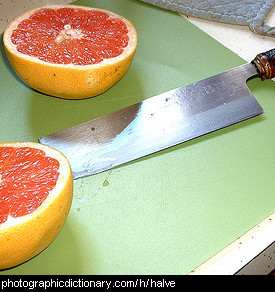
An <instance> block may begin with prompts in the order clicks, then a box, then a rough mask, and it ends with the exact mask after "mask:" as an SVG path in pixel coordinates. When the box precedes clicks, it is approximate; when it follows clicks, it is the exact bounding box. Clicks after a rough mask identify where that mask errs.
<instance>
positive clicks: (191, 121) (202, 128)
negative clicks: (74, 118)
mask: <svg viewBox="0 0 275 292" xmlns="http://www.w3.org/2000/svg"><path fill="white" fill-rule="evenodd" d="M254 77H260V78H262V80H264V79H271V78H274V77H275V49H273V50H270V51H268V52H265V53H262V54H259V55H257V56H256V57H255V58H254V60H253V61H252V62H251V63H247V64H244V65H242V66H239V67H236V68H234V69H231V70H228V71H226V72H223V73H220V74H217V75H215V76H212V77H209V78H207V79H204V80H201V81H198V82H195V83H193V84H190V85H187V86H184V87H179V88H176V89H173V90H170V91H168V92H165V93H162V94H159V95H156V96H153V97H150V98H148V99H146V100H144V101H142V102H139V103H137V104H134V105H131V106H129V107H126V108H123V109H120V110H118V111H116V112H113V113H110V114H108V115H105V116H102V117H99V118H96V119H93V120H90V121H87V122H84V123H82V124H79V125H76V126H73V127H71V128H68V129H65V130H62V131H60V132H57V133H53V134H50V135H48V136H44V137H41V138H40V139H39V142H40V143H43V144H46V145H49V146H51V147H54V148H56V149H58V150H60V151H61V152H62V153H63V154H64V155H65V156H66V157H67V158H68V160H69V162H70V164H71V168H72V172H73V177H74V179H77V178H80V177H85V176H89V175H93V174H96V173H99V172H102V171H105V170H107V169H111V168H114V167H116V166H119V165H121V164H124V163H127V162H129V161H132V160H135V159H138V158H141V157H144V156H147V155H149V154H152V153H154V152H158V151H161V150H163V149H166V148H168V147H171V146H175V145H177V144H179V143H183V142H186V141H188V140H191V139H194V138H196V137H200V136H202V135H205V134H208V133H211V132H213V131H216V130H219V129H222V128H225V127H227V126H230V125H233V124H236V123H238V122H241V121H244V120H246V119H249V118H252V117H255V116H257V115H260V114H262V113H263V109H262V107H261V106H260V104H259V103H258V102H257V100H256V99H255V97H254V96H253V94H252V93H251V91H250V90H249V88H248V87H247V85H246V82H247V80H248V79H250V78H254Z"/></svg>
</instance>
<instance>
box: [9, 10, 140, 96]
mask: <svg viewBox="0 0 275 292" xmlns="http://www.w3.org/2000/svg"><path fill="white" fill-rule="evenodd" d="M62 7H71V8H80V9H87V10H97V11H102V12H104V13H107V14H109V15H110V16H111V17H115V18H118V19H120V20H122V21H123V22H124V23H125V24H126V25H127V28H128V35H129V43H128V45H127V47H126V48H125V49H124V50H123V52H122V53H121V54H120V55H119V56H116V57H113V58H110V59H104V60H103V61H102V62H100V63H97V64H92V65H83V66H82V65H74V64H66V65H64V64H52V63H47V62H45V61H42V60H39V59H38V58H35V57H32V56H29V55H25V54H23V53H20V52H18V51H17V49H16V46H15V45H14V44H13V43H12V42H11V35H12V32H13V30H14V29H15V28H16V27H17V26H18V24H19V23H20V22H21V21H22V20H24V19H26V18H28V17H29V16H30V15H31V14H33V13H35V12H36V11H38V10H40V9H43V8H52V9H57V8H62ZM3 41H4V47H5V51H6V54H7V56H8V59H9V61H10V63H11V65H12V67H13V68H14V70H15V72H16V73H17V75H18V76H19V77H20V78H21V79H22V80H23V81H24V82H25V83H27V84H28V85H29V86H30V87H32V88H33V89H35V90H37V91H39V92H42V93H45V94H48V95H52V96H56V97H61V98H66V99H83V98H88V97H93V96H96V95H99V94H101V93H103V92H105V91H107V90H108V89H110V88H111V87H112V86H113V85H114V84H116V83H117V82H118V81H119V80H120V79H121V78H122V77H123V76H124V75H125V73H126V72H127V71H128V69H129V67H130V65H131V63H132V61H133V59H134V56H135V53H136V47H137V32H136V30H135V27H134V26H133V24H132V23H131V22H130V21H129V20H127V19H126V18H124V17H122V16H120V15H118V14H115V13H113V12H110V11H108V10H104V9H99V8H92V7H85V6H77V5H48V6H44V7H40V8H37V9H34V10H31V11H28V12H26V13H24V14H23V15H21V16H20V17H18V18H17V19H15V20H14V21H13V22H12V23H11V24H10V25H9V26H8V27H7V28H6V30H5V31H4V36H3Z"/></svg>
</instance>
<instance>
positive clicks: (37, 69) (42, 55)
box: [3, 5, 137, 99]
mask: <svg viewBox="0 0 275 292" xmlns="http://www.w3.org/2000/svg"><path fill="white" fill-rule="evenodd" d="M3 41H4V47H5V50H6V53H7V56H8V59H9V60H10V63H11V64H12V66H13V68H14V70H15V72H16V73H17V74H18V75H19V76H20V77H21V78H22V80H23V81H25V82H26V83H27V84H28V85H29V86H31V87H32V88H34V89H36V90H38V91H40V92H43V93H46V94H48V95H53V96H57V97H62V98H68V99H81V98H87V97H92V96H96V95H98V94H101V93H103V92H105V91H106V90H108V89H109V88H110V87H112V86H113V85H114V84H115V83H117V82H118V81H119V80H120V79H121V78H122V77H123V76H124V75H125V73H126V72H127V70H128V68H129V67H130V65H131V63H132V60H133V58H134V55H135V52H136V46H137V33H136V30H135V27H134V26H133V24H132V23H131V22H130V21H129V20H127V19H125V18H124V17H122V16H120V15H118V14H115V13H113V12H110V11H107V10H103V9H98V8H91V7H84V6H76V5H54V6H45V7H41V8H37V9H34V10H31V11H29V12H26V13H25V14H23V15H22V16H20V17H18V18H17V19H15V20H14V21H13V22H12V23H11V24H10V25H9V26H8V27H7V28H6V30H5V32H4V36H3Z"/></svg>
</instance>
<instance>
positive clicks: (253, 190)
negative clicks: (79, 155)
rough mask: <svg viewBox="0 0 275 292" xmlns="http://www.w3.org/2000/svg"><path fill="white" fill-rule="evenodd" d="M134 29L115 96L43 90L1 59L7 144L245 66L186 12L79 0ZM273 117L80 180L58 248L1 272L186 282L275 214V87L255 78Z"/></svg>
mask: <svg viewBox="0 0 275 292" xmlns="http://www.w3.org/2000/svg"><path fill="white" fill-rule="evenodd" d="M74 3H75V4H80V5H88V6H94V7H99V8H104V9H109V10H112V11H114V12H116V13H118V14H121V15H123V16H125V17H126V18H128V19H129V20H131V21H132V23H133V24H134V25H135V27H136V29H137V32H138V36H139V42H138V49H137V53H136V57H135V59H134V61H133V64H132V65H131V68H130V69H129V71H128V72H127V74H126V75H125V76H124V77H123V79H122V80H121V81H120V82H119V83H117V84H116V85H115V86H113V87H112V88H111V89H110V90H109V91H108V92H106V93H104V94H102V95H100V96H97V97H94V98H90V99H86V100H78V101H76V100H64V99H59V98H54V97H51V96H47V95H44V94H41V93H39V92H36V91H34V90H32V89H31V88H29V87H28V86H27V85H25V84H24V83H23V82H22V81H21V80H20V79H19V78H18V77H17V76H16V74H15V73H14V71H13V69H12V68H11V66H10V65H9V62H8V60H7V58H6V56H5V53H4V51H3V43H2V42H1V57H0V74H1V79H0V88H1V91H0V117H1V127H0V142H8V141H38V138H39V137H41V136H43V135H47V134H50V133H52V132H55V131H59V130H62V129H64V128H67V127H70V126H73V125H76V124H78V123H81V122H84V121H86V120H89V119H93V118H96V117H99V116H101V115H103V114H107V113H110V112H112V111H115V110H118V109H120V108H122V107H126V106H128V105H131V104H134V103H136V102H139V101H141V100H143V99H146V98H148V97H150V96H153V95H156V94H158V93H161V92H164V91H167V90H170V89H173V88H175V87H179V86H182V85H186V84H189V83H192V82H195V81H197V80H200V79H203V78H206V77H209V76H211V75H213V74H216V73H220V72H222V71H224V70H227V69H231V68H233V67H235V66H238V65H241V64H244V63H245V61H244V60H242V59H241V58H239V57H238V56H236V55H235V54H234V53H232V52H231V51H229V50H228V49H226V48H225V47H224V46H222V45H221V44H220V43H218V42H217V41H215V40H214V39H212V38H211V37H210V36H208V35H207V34H206V33H204V32H203V31H201V30H200V29H198V28H197V27H195V26H194V25H192V24H191V23H189V22H188V21H187V20H185V19H184V18H183V17H181V16H179V15H178V14H176V13H174V12H170V11H166V10H163V9H159V8H156V7H154V6H151V5H148V4H145V3H142V2H140V1H137V0H116V1H109V0H101V1H99V0H98V1H97V0H81V1H76V2H74ZM248 86H249V87H250V89H251V91H252V92H253V94H254V95H255V97H256V98H257V100H258V101H259V102H260V104H261V105H262V107H263V108H264V110H265V113H264V115H261V116H259V117H256V118H253V119H251V120H248V121H245V122H242V123H240V124H237V125H234V126H231V127H229V128H226V129H223V130H220V131H218V132H215V133H212V134H209V135H206V136H204V137H200V138H198V139H195V140H193V141H190V142H187V143H184V144H182V145H178V146H176V147H172V148H170V149H168V150H165V151H161V152H159V153H157V154H153V155H150V156H148V157H146V158H143V159H139V160H137V161H134V162H131V163H128V164H125V165H123V166H120V167H117V168H115V169H113V170H108V171H105V172H103V173H101V174H97V175H94V176H90V177H87V178H83V179H78V180H76V181H74V198H73V204H72V208H71V211H70V214H69V216H68V219H67V221H66V223H65V225H64V227H63V229H62V230H61V232H60V233H59V235H58V236H57V237H56V239H55V240H54V241H53V243H52V244H51V245H50V246H49V247H48V248H47V249H46V250H44V251H43V252H42V253H40V254H39V255H38V256H36V257H35V258H33V259H32V260H30V261H28V262H26V263H24V264H22V265H19V266H17V267H15V268H12V269H9V270H5V271H1V272H0V275H1V274H147V275H148V274H186V273H188V272H190V271H191V270H192V269H194V268H195V267H197V266H198V265H200V264H201V263H202V262H204V261H205V260H207V259H208V258H209V257H211V256H212V255H214V254H215V253H217V252H218V251H220V250H221V249H223V248H224V247H225V246H227V245H228V244H230V243H231V242H232V241H234V240H235V239H236V238H237V237H239V236H241V235H242V234H243V233H245V232H246V231H248V230H249V229H250V228H252V227H253V226H255V225H256V224H257V223H258V222H260V221H261V220H263V219H264V218H266V217H267V216H269V215H270V214H271V213H273V212H274V209H275V196H274V194H275V163H274V162H275V147H274V145H275V83H274V82H273V81H264V82H262V81H261V80H251V81H249V83H248Z"/></svg>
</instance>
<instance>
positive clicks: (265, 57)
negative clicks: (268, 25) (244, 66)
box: [252, 49, 275, 80]
mask: <svg viewBox="0 0 275 292" xmlns="http://www.w3.org/2000/svg"><path fill="white" fill-rule="evenodd" d="M252 63H253V64H254V65H255V66H256V67H257V70H258V72H259V76H260V77H261V78H262V80H265V79H271V78H274V77H275V49H272V50H270V51H267V52H265V53H261V54H259V55H257V56H256V57H255V59H254V60H253V61H252Z"/></svg>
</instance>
